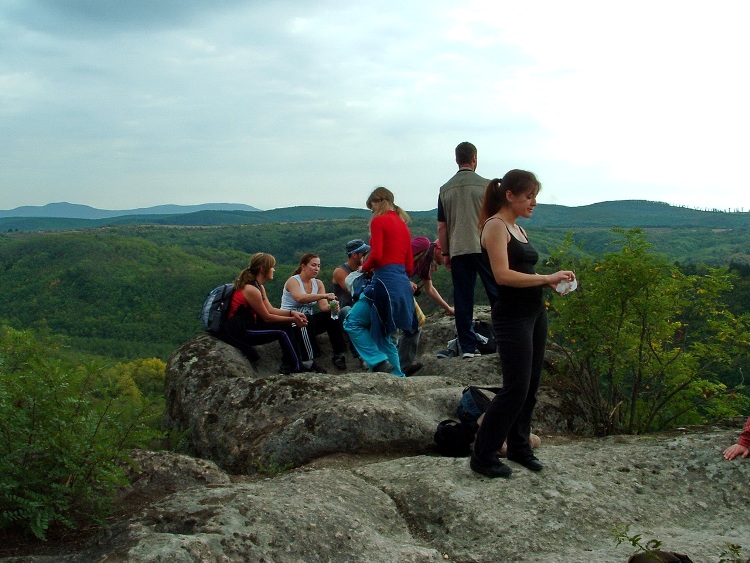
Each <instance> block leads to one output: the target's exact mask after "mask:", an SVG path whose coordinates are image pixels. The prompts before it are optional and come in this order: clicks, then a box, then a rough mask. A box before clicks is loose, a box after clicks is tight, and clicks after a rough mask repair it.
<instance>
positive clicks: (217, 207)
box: [0, 202, 260, 219]
mask: <svg viewBox="0 0 750 563" xmlns="http://www.w3.org/2000/svg"><path fill="white" fill-rule="evenodd" d="M208 210H211V211H260V210H259V209H258V208H256V207H252V206H250V205H244V204H242V203H202V204H200V205H156V206H154V207H140V208H137V209H123V210H119V211H117V210H107V209H96V208H94V207H89V206H88V205H78V204H76V203H67V202H60V203H48V204H47V205H41V206H31V205H27V206H24V207H16V208H15V209H10V210H8V211H0V217H59V218H66V219H107V218H110V217H122V216H123V215H179V214H184V213H195V212H198V211H208Z"/></svg>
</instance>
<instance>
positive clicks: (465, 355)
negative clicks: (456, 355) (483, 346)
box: [461, 352, 482, 360]
mask: <svg viewBox="0 0 750 563" xmlns="http://www.w3.org/2000/svg"><path fill="white" fill-rule="evenodd" d="M481 355H482V354H480V353H479V352H464V353H463V356H461V357H462V358H463V359H464V360H466V359H471V358H479V357H480V356H481Z"/></svg>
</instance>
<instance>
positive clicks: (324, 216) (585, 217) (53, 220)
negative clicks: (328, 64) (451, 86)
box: [0, 200, 750, 232]
mask: <svg viewBox="0 0 750 563" xmlns="http://www.w3.org/2000/svg"><path fill="white" fill-rule="evenodd" d="M54 206H56V207H54ZM232 206H235V207H237V208H239V209H228V208H229V207H232ZM220 207H225V208H223V209H220ZM18 209H19V210H28V209H36V210H37V213H39V210H42V209H47V211H48V214H47V215H36V216H30V215H19V214H18V213H20V211H18V210H13V211H4V212H0V232H3V231H6V232H7V231H59V230H74V229H76V230H77V229H89V228H95V227H105V226H118V225H165V226H167V225H174V226H183V227H213V226H220V225H252V224H258V223H283V222H297V221H324V220H332V219H340V220H344V219H353V218H358V219H361V218H366V217H369V216H370V212H369V211H368V210H367V209H364V208H351V207H319V206H296V207H282V208H279V209H270V210H268V211H261V210H258V209H256V208H254V207H250V206H247V205H242V204H204V205H196V206H179V205H162V206H157V207H149V208H147V209H145V210H137V209H136V210H131V211H104V210H98V209H94V208H90V207H89V208H87V207H86V206H75V205H71V204H62V203H61V204H50V205H48V206H44V207H38V208H18ZM66 209H68V210H69V211H67V213H68V214H67V215H64V213H66ZM85 209H88V211H87V213H89V215H94V214H96V213H99V214H105V215H103V216H100V217H97V218H94V217H87V216H83V215H85V214H84V211H83V210H85ZM55 210H56V211H55ZM23 212H24V213H26V212H27V211H23ZM10 213H17V214H16V215H14V216H10V215H8V214H10ZM54 213H57V214H54ZM112 213H116V214H117V215H106V214H112ZM409 214H410V215H411V216H412V218H414V219H435V217H436V211H435V210H434V209H432V210H427V211H409ZM522 223H524V224H526V225H528V226H533V227H549V228H562V229H571V230H573V229H582V228H605V229H610V228H612V227H623V228H632V227H641V228H682V227H688V228H709V229H734V228H740V227H750V212H731V213H730V212H725V211H700V210H697V209H689V208H686V207H675V206H672V205H669V204H666V203H658V202H653V201H636V200H632V201H607V202H602V203H595V204H592V205H584V206H580V207H565V206H563V205H549V204H540V205H538V206H537V208H536V210H535V211H534V216H533V217H532V218H531V219H529V220H522Z"/></svg>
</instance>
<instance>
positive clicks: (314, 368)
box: [305, 362, 328, 373]
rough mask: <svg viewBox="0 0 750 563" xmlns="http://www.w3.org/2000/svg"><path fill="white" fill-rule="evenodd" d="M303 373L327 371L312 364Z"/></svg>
mask: <svg viewBox="0 0 750 563" xmlns="http://www.w3.org/2000/svg"><path fill="white" fill-rule="evenodd" d="M305 371H308V372H315V373H328V370H326V369H325V368H322V367H320V366H319V365H318V364H316V363H315V362H313V363H312V365H311V366H310V367H309V368H305Z"/></svg>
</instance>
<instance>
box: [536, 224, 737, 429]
mask: <svg viewBox="0 0 750 563" xmlns="http://www.w3.org/2000/svg"><path fill="white" fill-rule="evenodd" d="M618 232H619V234H620V236H621V240H620V247H621V248H620V251H619V252H610V253H607V254H605V255H604V256H603V257H601V258H596V259H593V258H588V257H581V255H580V253H577V252H573V249H572V248H571V246H570V245H569V244H568V245H563V246H562V247H561V248H560V249H559V251H558V252H557V253H555V254H554V255H553V257H552V262H553V263H554V264H555V265H560V266H564V267H565V268H567V269H573V270H575V271H576V272H577V275H578V277H579V280H580V281H579V290H578V291H575V292H573V293H571V294H568V295H566V296H563V297H556V298H554V300H553V302H552V319H551V321H552V322H551V326H552V329H551V337H552V340H553V341H554V342H555V343H557V344H558V345H559V346H560V348H561V349H562V351H563V353H564V358H565V360H564V364H565V365H564V366H562V367H563V369H562V372H563V373H565V377H564V378H563V381H564V384H565V385H567V386H569V390H570V391H572V395H574V396H575V397H576V398H577V401H578V402H579V405H578V406H579V407H580V413H581V415H582V416H584V417H585V418H586V419H587V420H588V421H589V422H590V423H591V424H592V426H593V428H594V429H595V431H596V432H597V433H598V434H611V433H623V432H625V433H638V434H639V433H644V432H650V431H655V430H662V429H665V428H670V427H674V426H676V425H681V424H699V423H703V422H705V421H707V420H712V419H716V418H721V417H728V416H737V415H740V414H742V412H743V410H744V409H747V408H748V406H749V405H750V403H749V402H748V397H747V396H746V395H743V394H741V393H738V391H741V389H737V388H735V389H729V388H727V385H726V384H725V383H723V382H722V380H721V379H722V378H721V375H722V374H723V373H724V372H726V370H736V369H738V368H739V365H740V363H741V362H744V363H745V365H747V359H748V344H750V328H749V327H750V322H749V320H748V318H747V316H739V317H735V316H734V315H733V314H732V313H731V312H730V311H729V310H728V309H727V307H726V306H725V304H724V303H723V301H722V296H723V295H724V294H726V293H727V292H728V291H729V290H730V289H731V288H732V285H731V279H730V276H729V274H728V273H727V270H726V268H717V269H709V270H707V271H706V273H705V274H704V275H687V274H684V273H682V272H681V271H680V270H679V269H678V268H676V267H675V266H673V265H671V264H670V262H669V261H668V259H667V258H666V257H665V256H663V255H660V254H657V253H654V252H652V249H651V247H650V245H649V243H648V242H647V241H646V239H645V236H644V234H643V232H642V231H640V230H638V229H633V230H630V231H623V230H619V231H618Z"/></svg>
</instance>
